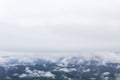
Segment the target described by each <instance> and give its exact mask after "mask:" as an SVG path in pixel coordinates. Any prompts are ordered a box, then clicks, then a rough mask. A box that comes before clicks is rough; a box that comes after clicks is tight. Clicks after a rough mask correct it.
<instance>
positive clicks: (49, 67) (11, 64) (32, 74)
mask: <svg viewBox="0 0 120 80" xmlns="http://www.w3.org/2000/svg"><path fill="white" fill-rule="evenodd" d="M118 56H119V55H118ZM108 57H110V56H108ZM113 57H115V56H113ZM115 61H116V62H115ZM0 80H120V63H119V59H116V60H114V61H112V59H105V57H104V56H92V57H83V56H67V57H66V56H63V57H43V56H2V57H0Z"/></svg>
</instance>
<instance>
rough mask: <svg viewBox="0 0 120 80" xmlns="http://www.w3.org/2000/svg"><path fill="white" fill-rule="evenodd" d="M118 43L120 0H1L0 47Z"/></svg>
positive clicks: (109, 46) (115, 47)
mask: <svg viewBox="0 0 120 80" xmlns="http://www.w3.org/2000/svg"><path fill="white" fill-rule="evenodd" d="M119 47H120V1H119V0H0V50H1V51H18V52H19V51H23V52H24V51H28V52H39V51H83V50H84V51H87V50H92V51H94V50H108V51H119Z"/></svg>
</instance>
